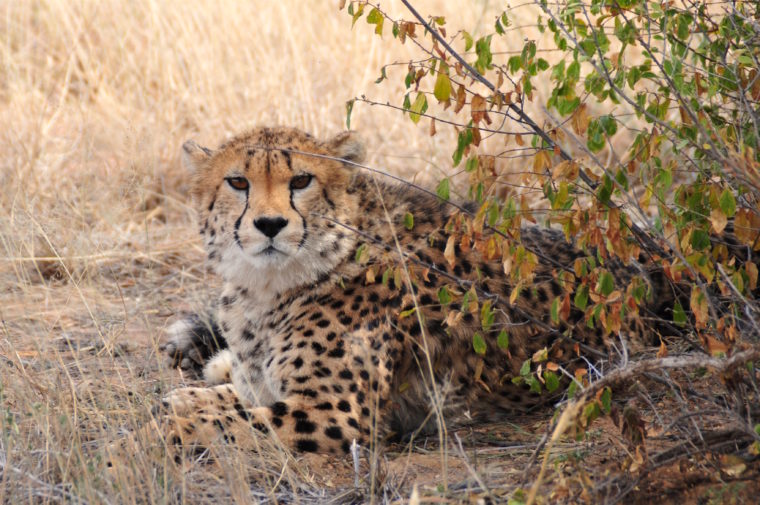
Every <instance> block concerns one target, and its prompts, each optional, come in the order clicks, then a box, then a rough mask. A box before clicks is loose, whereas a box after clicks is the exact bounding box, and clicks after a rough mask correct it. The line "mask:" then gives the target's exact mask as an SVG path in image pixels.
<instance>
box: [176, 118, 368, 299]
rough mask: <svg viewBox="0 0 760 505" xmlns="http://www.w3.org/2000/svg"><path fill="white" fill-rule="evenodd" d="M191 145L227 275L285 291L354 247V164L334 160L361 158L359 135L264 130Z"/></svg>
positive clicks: (201, 205) (211, 241)
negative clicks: (326, 136)
mask: <svg viewBox="0 0 760 505" xmlns="http://www.w3.org/2000/svg"><path fill="white" fill-rule="evenodd" d="M183 150H184V152H185V155H186V161H187V162H188V164H189V165H190V167H191V168H192V169H193V170H194V176H193V194H194V197H195V201H196V204H197V206H198V210H199V213H200V217H201V234H202V235H203V237H204V240H205V245H206V248H207V250H208V255H209V259H210V260H211V262H212V264H213V265H214V266H215V268H216V269H217V271H218V272H219V273H220V274H221V275H222V276H224V277H225V278H226V280H228V281H234V282H237V283H238V284H241V285H246V284H248V285H250V286H251V287H253V288H255V289H256V288H261V287H262V284H261V283H263V284H264V285H265V286H264V287H268V288H270V289H273V290H274V291H276V292H281V291H283V290H285V289H288V288H292V287H296V286H297V285H298V284H306V283H309V282H313V281H314V280H315V279H316V278H318V277H319V276H320V275H323V274H324V273H326V272H328V271H329V270H331V269H332V268H334V266H335V265H336V264H337V263H338V262H339V261H340V259H342V257H343V256H345V254H346V253H347V252H348V251H349V250H350V248H351V246H352V243H353V241H354V237H353V236H352V235H353V234H352V233H351V232H350V231H349V227H350V222H351V214H352V212H353V211H355V208H356V202H354V201H353V200H352V197H351V196H350V195H349V194H348V193H347V191H346V190H347V188H348V185H349V183H350V180H351V177H352V173H353V172H354V169H353V168H352V167H350V166H347V165H346V164H345V163H344V162H341V161H337V160H335V159H330V158H341V159H343V160H347V161H359V160H360V159H361V158H362V156H363V147H362V145H361V144H360V143H359V142H358V141H357V139H356V138H355V135H353V134H351V133H344V134H341V135H339V136H338V137H336V138H334V139H332V140H330V141H327V142H321V141H318V140H316V139H314V138H312V137H311V136H309V135H307V134H305V133H303V132H300V131H298V130H293V129H284V128H282V129H270V128H260V129H256V130H253V131H252V132H250V133H248V134H245V135H243V136H240V137H237V138H235V139H233V140H231V141H230V142H227V143H226V144H224V145H222V146H221V147H220V148H219V149H218V150H216V151H211V150H209V149H206V148H203V147H200V146H198V145H197V144H195V143H194V142H192V141H188V142H186V143H185V145H184V146H183ZM299 277H300V279H299ZM267 281H270V282H269V284H267Z"/></svg>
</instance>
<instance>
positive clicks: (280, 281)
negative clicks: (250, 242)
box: [214, 246, 334, 298]
mask: <svg viewBox="0 0 760 505" xmlns="http://www.w3.org/2000/svg"><path fill="white" fill-rule="evenodd" d="M299 253H301V254H298V253H296V254H294V255H285V254H272V255H269V256H262V255H250V254H247V253H246V252H244V251H243V250H242V249H240V248H239V247H237V246H232V247H228V248H227V249H225V250H224V252H222V256H221V259H220V261H219V262H217V263H216V264H215V265H214V267H215V269H216V270H217V272H218V273H219V275H221V276H222V277H223V278H224V279H225V280H226V281H227V282H231V283H233V284H234V285H236V286H240V287H246V288H248V289H249V291H251V292H252V293H254V295H255V296H260V297H264V298H266V297H271V296H275V295H277V294H279V293H282V292H284V291H287V290H289V289H293V288H297V287H300V286H304V285H307V284H311V283H313V282H314V281H315V280H317V279H318V278H319V276H320V275H322V274H323V273H324V272H328V271H330V270H331V269H332V268H333V267H334V265H332V264H329V263H328V262H327V261H325V260H323V259H320V258H319V255H318V254H308V252H306V251H305V250H303V249H302V250H300V251H299Z"/></svg>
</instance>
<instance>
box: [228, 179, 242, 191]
mask: <svg viewBox="0 0 760 505" xmlns="http://www.w3.org/2000/svg"><path fill="white" fill-rule="evenodd" d="M225 180H226V181H227V184H229V185H230V186H232V189H237V190H238V191H245V190H246V189H248V179H246V178H245V177H227V178H226V179H225Z"/></svg>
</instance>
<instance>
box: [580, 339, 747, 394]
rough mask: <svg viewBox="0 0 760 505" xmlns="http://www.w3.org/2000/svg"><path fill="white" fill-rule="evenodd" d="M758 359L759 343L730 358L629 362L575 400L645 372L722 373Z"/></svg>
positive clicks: (682, 358)
mask: <svg viewBox="0 0 760 505" xmlns="http://www.w3.org/2000/svg"><path fill="white" fill-rule="evenodd" d="M758 360H760V345H755V346H753V347H752V348H751V349H749V350H746V351H742V352H738V353H736V354H734V355H733V356H731V357H730V358H713V357H711V356H704V355H684V356H673V357H666V358H653V359H647V360H643V361H638V362H636V363H631V364H630V365H629V366H626V367H623V368H618V369H617V370H613V371H612V372H610V373H608V374H607V375H605V376H604V377H602V378H601V379H599V380H598V381H596V382H594V383H593V384H591V385H589V386H588V387H587V388H586V389H584V390H583V396H582V397H581V398H579V399H578V400H575V401H579V402H585V401H587V400H588V399H589V398H591V397H593V396H594V395H595V394H596V393H597V392H598V391H600V390H602V389H604V388H606V387H611V386H614V385H616V384H618V383H620V382H625V381H628V380H631V379H634V378H635V377H637V376H639V375H641V374H644V373H647V372H656V371H660V370H665V369H680V368H712V369H713V370H715V371H716V372H718V373H721V374H723V373H726V372H728V371H731V370H733V369H735V368H738V367H740V366H743V365H744V364H745V363H749V362H753V361H758Z"/></svg>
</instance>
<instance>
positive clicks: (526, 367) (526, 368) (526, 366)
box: [520, 359, 530, 377]
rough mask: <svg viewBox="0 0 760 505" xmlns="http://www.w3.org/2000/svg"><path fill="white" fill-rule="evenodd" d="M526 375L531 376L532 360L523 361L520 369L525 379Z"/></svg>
mask: <svg viewBox="0 0 760 505" xmlns="http://www.w3.org/2000/svg"><path fill="white" fill-rule="evenodd" d="M526 375H530V359H526V360H525V361H523V364H522V366H521V367H520V376H521V377H525V376H526Z"/></svg>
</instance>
